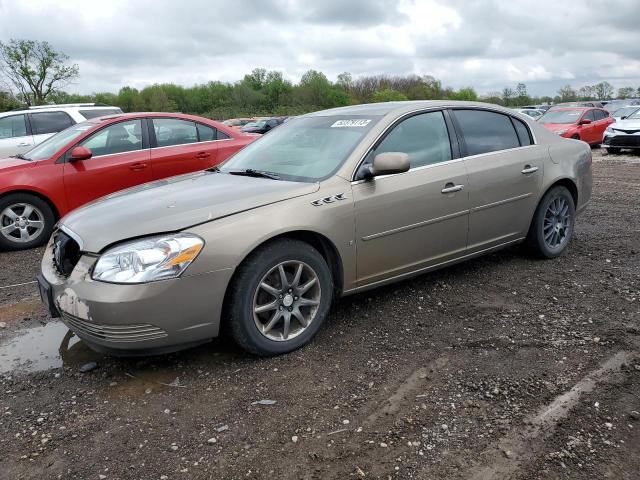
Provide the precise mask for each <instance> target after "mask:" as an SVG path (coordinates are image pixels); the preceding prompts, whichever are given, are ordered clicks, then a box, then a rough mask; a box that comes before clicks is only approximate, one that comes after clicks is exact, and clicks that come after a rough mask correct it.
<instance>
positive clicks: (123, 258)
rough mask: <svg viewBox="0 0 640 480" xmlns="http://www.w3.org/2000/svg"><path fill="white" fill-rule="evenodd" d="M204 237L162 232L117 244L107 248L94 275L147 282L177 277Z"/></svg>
mask: <svg viewBox="0 0 640 480" xmlns="http://www.w3.org/2000/svg"><path fill="white" fill-rule="evenodd" d="M203 246H204V241H203V240H202V239H201V238H200V237H198V236H197V235H192V234H189V233H177V234H175V235H159V236H155V237H148V238H143V239H141V240H134V241H131V242H127V243H123V244H120V245H116V246H115V247H113V248H110V249H109V250H107V251H106V252H104V253H103V254H102V255H101V256H100V258H99V259H98V262H97V263H96V266H95V268H94V269H93V275H92V278H93V279H94V280H100V281H101V282H111V283H145V282H154V281H156V280H164V279H167V278H176V277H178V276H179V275H180V274H181V273H182V272H184V271H185V269H186V268H187V267H188V266H189V265H190V264H191V262H192V261H193V260H194V259H195V258H196V257H197V256H198V254H199V253H200V250H202V247H203Z"/></svg>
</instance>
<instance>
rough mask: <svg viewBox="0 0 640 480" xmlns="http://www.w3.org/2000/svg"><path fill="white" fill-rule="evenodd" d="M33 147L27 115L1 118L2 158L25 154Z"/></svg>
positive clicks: (0, 144) (0, 152) (0, 141)
mask: <svg viewBox="0 0 640 480" xmlns="http://www.w3.org/2000/svg"><path fill="white" fill-rule="evenodd" d="M33 145H34V142H33V137H32V136H31V132H30V130H29V124H28V123H27V116H26V115H24V114H18V115H9V116H7V117H2V118H0V158H2V157H8V156H11V155H17V154H18V153H24V152H26V151H27V150H30V149H31V148H32V147H33Z"/></svg>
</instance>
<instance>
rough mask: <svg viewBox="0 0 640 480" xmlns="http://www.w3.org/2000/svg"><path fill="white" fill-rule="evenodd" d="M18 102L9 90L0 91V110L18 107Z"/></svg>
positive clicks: (4, 110)
mask: <svg viewBox="0 0 640 480" xmlns="http://www.w3.org/2000/svg"><path fill="white" fill-rule="evenodd" d="M19 106H20V102H18V100H17V99H16V98H15V97H14V96H13V95H11V93H10V92H5V91H0V112H6V111H7V110H13V109H14V108H18V107H19Z"/></svg>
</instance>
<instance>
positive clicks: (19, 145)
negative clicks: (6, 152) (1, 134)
mask: <svg viewBox="0 0 640 480" xmlns="http://www.w3.org/2000/svg"><path fill="white" fill-rule="evenodd" d="M29 145H31V144H30V143H19V144H18V147H28V146H29Z"/></svg>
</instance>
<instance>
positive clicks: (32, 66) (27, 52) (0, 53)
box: [0, 40, 78, 105]
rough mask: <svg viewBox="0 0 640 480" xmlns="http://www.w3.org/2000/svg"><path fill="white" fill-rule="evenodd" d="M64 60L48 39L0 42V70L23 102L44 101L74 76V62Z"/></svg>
mask: <svg viewBox="0 0 640 480" xmlns="http://www.w3.org/2000/svg"><path fill="white" fill-rule="evenodd" d="M68 60H69V57H68V56H67V55H65V54H64V53H62V52H57V51H55V50H54V49H53V47H51V45H50V44H49V43H48V42H38V41H34V40H9V43H2V42H0V73H2V75H3V76H4V78H5V79H6V83H7V84H9V85H10V86H11V87H13V88H15V89H16V91H17V94H18V97H20V99H21V100H22V101H24V102H25V103H26V104H27V105H33V104H41V103H44V102H45V101H46V99H47V97H48V96H49V95H51V94H52V93H53V92H54V91H55V90H57V89H59V88H62V87H64V86H65V85H68V84H69V83H70V82H71V81H72V80H73V79H74V78H76V77H77V76H78V65H75V64H73V65H68V64H67V61H68Z"/></svg>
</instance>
